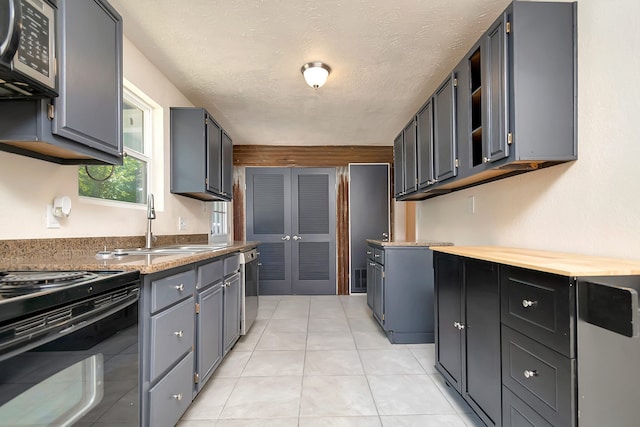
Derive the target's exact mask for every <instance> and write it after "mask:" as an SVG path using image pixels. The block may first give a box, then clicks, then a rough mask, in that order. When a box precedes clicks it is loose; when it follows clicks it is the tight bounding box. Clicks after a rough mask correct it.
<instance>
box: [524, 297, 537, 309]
mask: <svg viewBox="0 0 640 427" xmlns="http://www.w3.org/2000/svg"><path fill="white" fill-rule="evenodd" d="M536 305H538V301H530V300H528V299H523V300H522V306H523V307H524V308H529V307H535V306H536Z"/></svg>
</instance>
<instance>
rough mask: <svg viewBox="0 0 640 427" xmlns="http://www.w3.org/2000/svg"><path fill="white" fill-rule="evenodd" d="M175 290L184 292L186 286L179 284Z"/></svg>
mask: <svg viewBox="0 0 640 427" xmlns="http://www.w3.org/2000/svg"><path fill="white" fill-rule="evenodd" d="M175 288H176V289H177V290H178V292H182V291H184V284H182V283H180V284H179V285H178V286H176V287H175Z"/></svg>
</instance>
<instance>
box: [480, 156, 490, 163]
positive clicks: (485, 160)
mask: <svg viewBox="0 0 640 427" xmlns="http://www.w3.org/2000/svg"><path fill="white" fill-rule="evenodd" d="M490 161H491V159H490V158H489V157H483V158H482V163H489V162H490Z"/></svg>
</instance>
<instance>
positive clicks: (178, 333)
mask: <svg viewBox="0 0 640 427" xmlns="http://www.w3.org/2000/svg"><path fill="white" fill-rule="evenodd" d="M173 335H175V336H177V337H178V338H182V336H183V335H184V331H178V332H174V333H173Z"/></svg>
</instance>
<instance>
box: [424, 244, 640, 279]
mask: <svg viewBox="0 0 640 427" xmlns="http://www.w3.org/2000/svg"><path fill="white" fill-rule="evenodd" d="M432 249H433V250H434V251H437V252H444V253H448V254H453V255H460V256H464V257H468V258H476V259H481V260H485V261H492V262H496V263H499V264H506V265H511V266H515V267H522V268H527V269H530V270H538V271H545V272H547V273H553V274H560V275H563V276H624V275H636V274H640V261H633V260H625V259H619V258H606V257H599V256H591V255H578V254H571V253H563V252H549V251H540V250H533V249H519V248H505V247H500V246H437V247H433V248H432Z"/></svg>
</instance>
